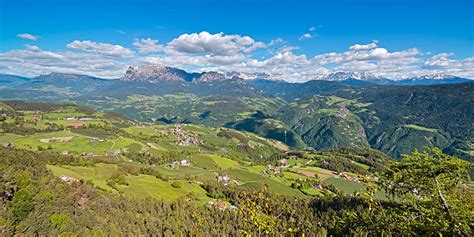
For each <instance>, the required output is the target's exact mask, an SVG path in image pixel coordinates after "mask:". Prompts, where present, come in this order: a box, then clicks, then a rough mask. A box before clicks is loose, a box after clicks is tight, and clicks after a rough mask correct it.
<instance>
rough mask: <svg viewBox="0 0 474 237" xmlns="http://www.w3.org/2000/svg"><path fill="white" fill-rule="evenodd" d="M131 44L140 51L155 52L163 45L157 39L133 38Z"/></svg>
mask: <svg viewBox="0 0 474 237" xmlns="http://www.w3.org/2000/svg"><path fill="white" fill-rule="evenodd" d="M133 46H135V47H137V49H138V51H139V52H140V53H145V54H148V53H155V52H159V51H162V50H163V45H159V44H158V40H154V39H151V38H148V39H134V40H133Z"/></svg>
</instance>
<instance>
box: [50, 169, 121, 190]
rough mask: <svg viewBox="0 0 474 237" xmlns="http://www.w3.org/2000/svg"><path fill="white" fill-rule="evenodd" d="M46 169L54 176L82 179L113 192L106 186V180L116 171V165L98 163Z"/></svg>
mask: <svg viewBox="0 0 474 237" xmlns="http://www.w3.org/2000/svg"><path fill="white" fill-rule="evenodd" d="M48 169H49V170H51V172H53V174H54V175H55V176H58V177H61V176H62V175H66V176H70V177H74V178H76V179H82V180H84V181H88V180H90V181H92V182H93V184H94V185H96V186H98V187H100V188H102V189H105V190H109V191H115V190H113V189H112V188H111V187H110V186H108V185H107V181H106V179H108V178H109V177H110V176H111V175H113V174H114V172H115V171H116V170H117V165H113V164H103V163H98V164H96V165H95V166H90V167H83V166H54V165H48Z"/></svg>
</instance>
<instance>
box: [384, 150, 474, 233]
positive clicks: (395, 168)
mask: <svg viewBox="0 0 474 237" xmlns="http://www.w3.org/2000/svg"><path fill="white" fill-rule="evenodd" d="M471 167H472V165H471V163H469V162H467V161H464V160H461V159H459V158H457V157H454V156H450V155H446V154H443V153H442V152H441V150H439V149H437V148H427V149H426V150H425V151H424V152H419V151H414V152H412V153H411V154H408V155H403V162H397V163H394V164H392V165H391V166H390V167H389V168H388V169H387V171H386V172H385V173H384V174H383V177H384V181H383V183H384V186H385V187H386V189H387V191H389V193H391V194H392V195H397V196H399V197H402V200H404V201H406V202H408V203H409V205H410V206H411V207H412V208H414V209H415V212H410V213H412V214H410V215H412V216H411V217H409V219H410V220H411V223H410V224H415V225H419V226H418V227H417V229H418V230H421V231H426V232H428V233H429V232H432V233H433V234H436V233H438V234H439V233H447V234H451V235H454V234H456V235H462V234H464V235H469V234H470V233H471V230H472V229H473V223H472V220H473V219H474V198H473V197H472V196H473V195H472V193H471V192H470V191H469V190H468V189H467V187H466V183H467V182H468V181H469V173H468V172H469V170H470V169H471Z"/></svg>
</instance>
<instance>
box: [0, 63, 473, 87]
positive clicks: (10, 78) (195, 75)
mask: <svg viewBox="0 0 474 237" xmlns="http://www.w3.org/2000/svg"><path fill="white" fill-rule="evenodd" d="M88 79H92V80H109V81H110V80H115V79H102V78H98V77H94V76H88V75H81V74H72V73H57V72H55V73H50V74H46V75H41V76H37V77H34V78H26V77H20V76H14V75H6V74H0V83H16V84H18V83H24V82H28V81H30V80H32V81H33V82H40V81H51V80H60V81H63V82H71V81H75V82H79V81H83V80H88ZM117 79H118V80H121V81H128V82H149V83H158V82H163V81H175V82H196V83H197V82H207V83H212V82H217V81H225V80H238V81H256V80H257V81H262V80H263V81H274V82H286V81H284V80H283V79H284V78H283V79H282V78H277V77H276V76H274V75H272V74H269V73H266V72H256V73H249V72H239V71H225V72H218V71H205V72H187V71H185V70H183V69H180V68H175V67H169V66H163V65H145V66H130V67H129V68H128V69H127V70H126V72H125V74H124V75H123V76H122V77H120V78H117ZM313 80H314V81H331V82H341V83H343V84H346V85H351V86H368V85H370V84H373V85H402V86H403V85H407V86H409V85H435V84H456V83H465V82H474V80H472V79H467V78H462V77H458V76H454V75H447V74H442V73H432V74H426V75H420V76H416V77H410V78H401V79H393V78H386V77H383V76H380V75H376V74H373V73H369V72H357V71H335V72H330V73H327V74H323V75H318V76H315V77H314V79H313ZM286 83H291V82H286Z"/></svg>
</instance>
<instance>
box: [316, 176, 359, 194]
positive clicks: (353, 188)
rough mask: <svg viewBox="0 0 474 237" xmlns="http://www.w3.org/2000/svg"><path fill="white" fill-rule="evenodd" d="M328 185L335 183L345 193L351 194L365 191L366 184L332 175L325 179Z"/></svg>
mask: <svg viewBox="0 0 474 237" xmlns="http://www.w3.org/2000/svg"><path fill="white" fill-rule="evenodd" d="M323 182H324V183H325V184H327V185H330V184H332V185H334V186H336V188H337V189H339V190H341V191H342V192H344V193H347V194H351V193H353V192H363V191H364V185H363V184H360V183H357V182H354V181H349V180H345V179H342V178H335V177H330V178H327V179H325V180H324V181H323Z"/></svg>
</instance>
